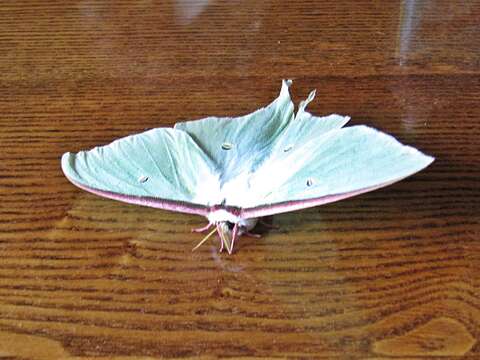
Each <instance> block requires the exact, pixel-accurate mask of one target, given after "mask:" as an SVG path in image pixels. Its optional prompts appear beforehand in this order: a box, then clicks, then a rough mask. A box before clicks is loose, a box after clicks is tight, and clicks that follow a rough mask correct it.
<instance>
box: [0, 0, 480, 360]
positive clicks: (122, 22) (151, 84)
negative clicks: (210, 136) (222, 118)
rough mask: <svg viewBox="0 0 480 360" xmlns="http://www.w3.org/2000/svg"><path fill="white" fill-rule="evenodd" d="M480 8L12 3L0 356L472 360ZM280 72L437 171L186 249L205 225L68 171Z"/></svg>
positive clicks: (249, 0)
mask: <svg viewBox="0 0 480 360" xmlns="http://www.w3.org/2000/svg"><path fill="white" fill-rule="evenodd" d="M479 20H480V2H479V1H474V0H472V1H466V2H462V4H461V5H460V4H458V5H457V4H455V2H453V1H452V2H448V1H414V0H412V1H396V0H395V1H394V0H392V1H354V0H352V1H333V0H332V1H322V2H321V1H317V2H315V1H306V0H301V1H290V2H287V1H284V2H280V1H253V0H245V1H231V2H227V1H225V2H220V1H214V0H210V1H209V0H199V1H193V0H192V1H188V0H178V1H164V2H158V4H157V2H149V1H137V2H126V1H121V2H115V1H111V2H107V1H102V2H93V1H92V2H89V1H55V2H36V1H8V0H7V1H5V2H2V3H1V4H0V49H1V54H0V121H1V132H0V150H1V152H0V199H1V200H0V257H1V259H0V357H1V358H2V359H3V358H5V359H7V358H8V359H12V358H19V359H20V358H21V359H73V358H75V359H87V358H89V359H98V358H101V359H105V358H108V359H146V358H148V359H151V358H169V357H171V358H178V357H180V358H182V357H183V358H197V357H201V358H209V357H210V356H212V357H215V356H218V357H222V356H231V357H244V358H253V357H297V356H298V357H302V358H311V357H323V358H326V359H332V358H367V357H368V358H384V359H386V358H392V357H393V358H395V359H396V358H402V359H403V358H424V357H427V358H429V357H431V358H433V357H435V356H456V355H464V358H469V359H479V358H480V344H479V342H478V339H479V337H480V291H479V280H480V275H479V274H480V272H479V271H480V243H479V240H480V239H479V235H480V227H479V214H480V206H479V196H480V189H479V179H480V162H479V160H478V159H479V156H480V147H479V142H480V140H479V139H480V126H479V120H480V107H479V99H480V55H479V54H480V53H479V49H480V21H479ZM283 78H291V79H293V80H294V83H293V86H292V93H293V94H294V95H293V97H294V100H295V102H296V103H298V101H299V100H301V99H302V98H304V97H305V96H306V95H307V94H308V91H309V90H311V89H313V88H316V89H317V98H316V101H314V102H313V103H311V105H310V110H311V111H312V112H314V113H316V114H329V113H332V112H336V113H341V114H349V115H351V116H352V124H367V125H370V126H373V127H376V128H378V129H381V130H382V131H385V132H388V133H390V134H393V135H394V136H396V137H397V138H398V139H399V140H401V141H402V142H404V143H407V144H410V145H413V146H415V147H417V148H419V149H421V150H422V151H424V152H425V153H427V154H431V155H433V156H435V157H436V159H437V160H436V162H435V163H434V164H433V165H432V166H430V167H429V168H428V169H426V170H425V171H422V172H421V173H418V174H416V175H415V176H413V177H411V178H408V179H407V180H404V181H402V182H400V183H397V184H395V185H393V186H390V187H388V188H385V189H382V190H378V191H376V192H372V193H368V194H365V195H362V196H359V197H356V198H353V199H349V200H345V201H341V202H338V203H333V204H329V205H326V206H322V207H317V208H311V209H307V210H303V211H298V212H294V213H287V214H282V215H278V216H275V217H273V219H271V221H273V223H274V224H275V225H278V226H280V229H279V230H270V231H264V232H265V234H264V237H263V238H262V239H260V240H256V239H250V238H242V239H241V243H240V244H239V246H238V251H237V253H235V254H234V255H232V256H228V255H225V254H217V252H216V249H217V244H216V243H213V242H211V243H209V244H208V245H205V246H203V247H202V248H200V249H199V251H197V252H194V253H192V252H191V249H192V247H193V246H194V245H195V244H196V242H197V241H198V240H199V239H200V236H199V235H198V234H191V233H190V228H191V227H195V226H200V225H203V224H204V219H202V218H199V217H195V216H187V215H182V214H176V213H170V212H166V211H161V210H155V209H152V208H146V207H138V206H134V205H128V204H123V203H120V202H115V201H112V200H107V199H103V198H99V197H96V196H94V195H91V194H89V193H86V192H83V191H81V190H79V189H78V188H76V187H74V186H73V185H72V184H70V183H69V182H68V181H67V180H66V179H65V177H64V176H63V174H62V172H61V170H60V162H59V159H60V156H61V155H62V153H64V152H66V151H78V150H81V149H88V148H91V147H93V146H95V145H98V144H106V143H109V142H110V141H112V140H113V139H115V138H117V137H121V136H125V135H128V134H131V133H135V132H141V131H143V130H144V129H147V128H152V127H159V126H171V125H173V124H174V123H175V122H177V121H180V120H186V119H197V118H201V117H205V116H208V115H239V114H244V113H248V112H250V111H252V110H254V109H257V108H259V107H261V106H263V105H265V104H267V103H268V102H269V101H271V100H272V99H273V98H274V97H276V96H277V93H278V90H279V88H280V83H281V79H283ZM262 230H265V229H260V231H262ZM2 356H3V357H2Z"/></svg>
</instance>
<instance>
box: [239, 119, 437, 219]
mask: <svg viewBox="0 0 480 360" xmlns="http://www.w3.org/2000/svg"><path fill="white" fill-rule="evenodd" d="M433 160H434V159H433V158H432V157H430V156H426V155H424V154H422V153H421V152H420V151H418V150H416V149H414V148H412V147H410V146H405V145H402V144H401V143H400V142H398V141H397V140H396V139H395V138H393V137H392V136H390V135H387V134H384V133H382V132H380V131H377V130H375V129H372V128H369V127H367V126H352V127H347V128H341V129H335V130H331V131H328V132H325V133H324V134H323V135H322V136H320V137H318V138H315V137H302V138H300V139H297V141H296V142H294V143H293V146H292V148H291V150H290V151H288V152H284V151H281V148H279V149H277V152H276V153H272V156H271V157H270V158H269V160H268V161H266V162H265V163H264V165H263V166H262V167H261V168H259V169H258V171H256V172H254V173H252V174H250V178H249V184H248V186H249V189H250V190H251V192H252V195H251V196H246V197H244V198H243V199H242V200H241V203H238V204H237V206H240V207H242V208H243V211H242V216H243V217H244V218H252V217H260V216H267V215H272V214H276V213H281V212H288V211H293V210H297V209H301V208H306V207H311V206H317V205H321V204H325V203H329V202H333V201H337V200H340V199H344V198H347V197H351V196H354V195H358V194H361V193H364V192H367V191H371V190H374V189H378V188H380V187H383V186H387V185H389V184H392V183H394V182H396V181H399V180H401V179H403V178H405V177H407V176H409V175H412V174H414V173H416V172H417V171H420V170H421V169H423V168H425V167H426V166H428V165H429V164H430V163H431V162H432V161H433Z"/></svg>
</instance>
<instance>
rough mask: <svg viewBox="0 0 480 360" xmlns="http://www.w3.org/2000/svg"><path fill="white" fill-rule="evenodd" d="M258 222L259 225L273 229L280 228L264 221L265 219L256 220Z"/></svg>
mask: <svg viewBox="0 0 480 360" xmlns="http://www.w3.org/2000/svg"><path fill="white" fill-rule="evenodd" d="M258 222H259V223H260V224H261V225H263V226H265V227H266V228H267V229H275V230H278V229H280V226H277V225H273V224H269V223H267V222H266V221H265V220H263V219H260V220H258Z"/></svg>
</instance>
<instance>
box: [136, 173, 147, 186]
mask: <svg viewBox="0 0 480 360" xmlns="http://www.w3.org/2000/svg"><path fill="white" fill-rule="evenodd" d="M147 181H148V176H145V175H142V176H140V177H139V178H138V182H139V183H140V184H143V183H146V182H147Z"/></svg>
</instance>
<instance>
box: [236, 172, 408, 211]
mask: <svg viewBox="0 0 480 360" xmlns="http://www.w3.org/2000/svg"><path fill="white" fill-rule="evenodd" d="M405 177H407V176H405ZM405 177H402V178H400V179H395V180H393V181H389V182H385V183H382V184H379V185H375V186H370V187H366V188H363V189H359V190H355V191H348V192H345V193H340V194H332V195H327V196H322V197H319V198H314V199H305V200H292V201H285V202H282V203H276V204H271V205H267V206H258V207H254V208H246V209H242V210H241V211H240V217H241V218H244V219H250V218H259V217H263V216H270V215H275V214H280V213H284V212H290V211H295V210H300V209H305V208H309V207H314V206H319V205H324V204H328V203H332V202H335V201H339V200H343V199H346V198H349V197H352V196H356V195H360V194H363V193H366V192H369V191H373V190H377V189H380V188H382V187H385V186H388V185H391V184H393V183H396V182H397V181H400V180H402V179H404V178H405Z"/></svg>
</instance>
